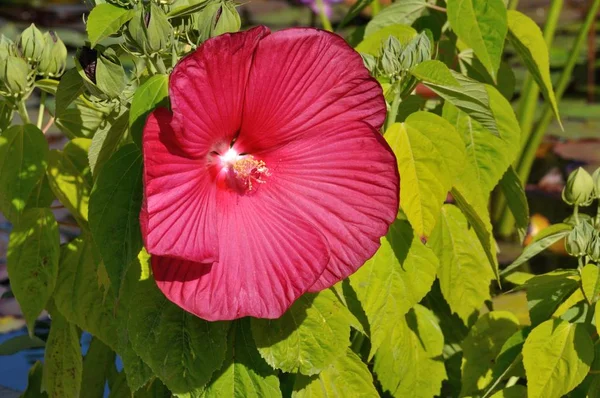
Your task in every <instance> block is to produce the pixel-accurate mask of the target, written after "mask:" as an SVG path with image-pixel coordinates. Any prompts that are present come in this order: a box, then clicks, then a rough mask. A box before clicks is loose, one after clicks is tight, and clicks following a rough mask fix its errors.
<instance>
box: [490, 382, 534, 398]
mask: <svg viewBox="0 0 600 398" xmlns="http://www.w3.org/2000/svg"><path fill="white" fill-rule="evenodd" d="M491 398H527V387H525V386H522V385H520V384H516V385H514V386H510V387H507V388H505V389H503V390H500V391H498V392H496V393H494V395H492V397H491Z"/></svg>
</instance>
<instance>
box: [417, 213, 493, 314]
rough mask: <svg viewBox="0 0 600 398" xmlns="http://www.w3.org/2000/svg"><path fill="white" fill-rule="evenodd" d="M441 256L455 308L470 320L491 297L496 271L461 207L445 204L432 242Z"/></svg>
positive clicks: (443, 280)
mask: <svg viewBox="0 0 600 398" xmlns="http://www.w3.org/2000/svg"><path fill="white" fill-rule="evenodd" d="M428 244H429V245H430V246H431V248H432V249H433V251H434V252H435V254H436V255H437V256H438V259H439V260H440V266H439V268H438V278H439V280H440V287H441V290H442V293H443V294H444V297H445V298H446V301H447V302H448V304H449V305H450V308H451V309H452V311H453V312H455V313H456V314H458V316H460V318H461V319H462V320H463V321H464V322H465V323H467V324H468V322H469V318H470V317H471V316H472V314H473V313H474V312H475V311H478V310H479V309H480V308H481V306H482V305H483V302H484V301H485V300H487V299H489V298H490V291H489V285H490V281H491V279H492V278H493V276H494V274H493V273H492V270H491V269H490V268H489V266H488V265H487V264H486V262H487V261H486V260H487V258H486V255H485V252H484V251H483V248H482V247H481V243H480V242H479V241H478V240H477V236H476V235H475V232H474V231H473V230H472V229H470V228H469V223H468V222H467V219H466V218H465V216H464V215H463V214H462V213H461V211H460V210H459V209H458V208H457V207H456V206H452V205H444V207H443V208H442V214H441V217H440V220H439V222H438V224H437V225H436V228H435V230H434V231H433V233H432V234H431V239H430V240H429V243H428Z"/></svg>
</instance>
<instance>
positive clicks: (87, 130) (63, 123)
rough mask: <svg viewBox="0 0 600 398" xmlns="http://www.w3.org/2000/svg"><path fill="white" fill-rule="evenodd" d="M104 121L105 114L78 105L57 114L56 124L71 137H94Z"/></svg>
mask: <svg viewBox="0 0 600 398" xmlns="http://www.w3.org/2000/svg"><path fill="white" fill-rule="evenodd" d="M103 121H104V114H103V113H101V112H99V111H97V110H94V109H91V108H89V107H86V106H83V105H76V106H75V107H73V108H68V109H65V110H64V111H62V113H60V114H57V116H56V120H55V124H56V126H58V128H59V129H60V131H62V132H63V133H65V135H66V136H67V137H68V138H70V139H73V138H76V137H83V138H92V136H93V135H94V134H95V133H96V131H97V130H98V129H99V128H100V126H101V125H102V122H103Z"/></svg>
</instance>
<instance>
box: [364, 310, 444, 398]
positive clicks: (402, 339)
mask: <svg viewBox="0 0 600 398" xmlns="http://www.w3.org/2000/svg"><path fill="white" fill-rule="evenodd" d="M404 319H405V321H404V322H399V323H398V327H397V328H395V329H394V330H393V331H392V333H391V334H389V335H388V336H387V339H386V341H385V342H384V344H382V345H381V347H380V348H379V350H378V351H377V354H375V365H374V368H373V369H374V371H375V373H376V374H377V379H378V380H379V381H380V382H381V385H382V387H383V389H384V390H386V391H389V392H390V393H391V394H392V395H393V396H395V397H413V398H430V397H434V396H437V395H439V394H440V389H441V386H442V381H443V380H445V379H446V377H447V376H446V369H445V368H444V362H443V361H442V360H441V358H440V357H441V355H442V350H443V348H444V336H443V335H442V331H441V329H440V327H439V325H438V322H437V319H436V317H435V316H434V315H433V313H432V312H431V311H429V310H428V309H427V308H425V307H423V306H421V305H419V304H417V305H416V306H415V307H414V308H412V309H411V310H410V311H409V312H408V314H406V316H405V317H404Z"/></svg>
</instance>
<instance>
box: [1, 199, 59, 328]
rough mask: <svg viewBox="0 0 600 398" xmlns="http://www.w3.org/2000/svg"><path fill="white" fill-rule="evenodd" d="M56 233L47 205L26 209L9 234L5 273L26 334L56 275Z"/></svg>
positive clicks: (57, 244) (57, 249)
mask: <svg viewBox="0 0 600 398" xmlns="http://www.w3.org/2000/svg"><path fill="white" fill-rule="evenodd" d="M59 245H60V236H59V234H58V225H57V224H56V220H55V219H54V214H52V212H51V211H50V209H30V210H27V211H26V212H25V213H23V215H22V216H21V218H20V220H19V223H18V224H17V225H15V228H14V229H13V231H12V232H11V234H10V242H9V246H8V258H7V260H8V274H9V275H10V284H11V288H12V291H13V293H14V295H15V297H16V298H17V300H18V301H19V304H20V305H21V309H22V311H23V314H24V315H25V320H26V321H27V327H28V328H29V334H30V335H33V325H34V322H35V319H36V318H37V317H38V315H39V314H40V312H42V310H43V309H44V308H45V306H46V303H47V301H48V299H50V297H51V295H52V292H53V291H54V286H55V284H56V278H57V275H58V258H59V252H60V246H59Z"/></svg>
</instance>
